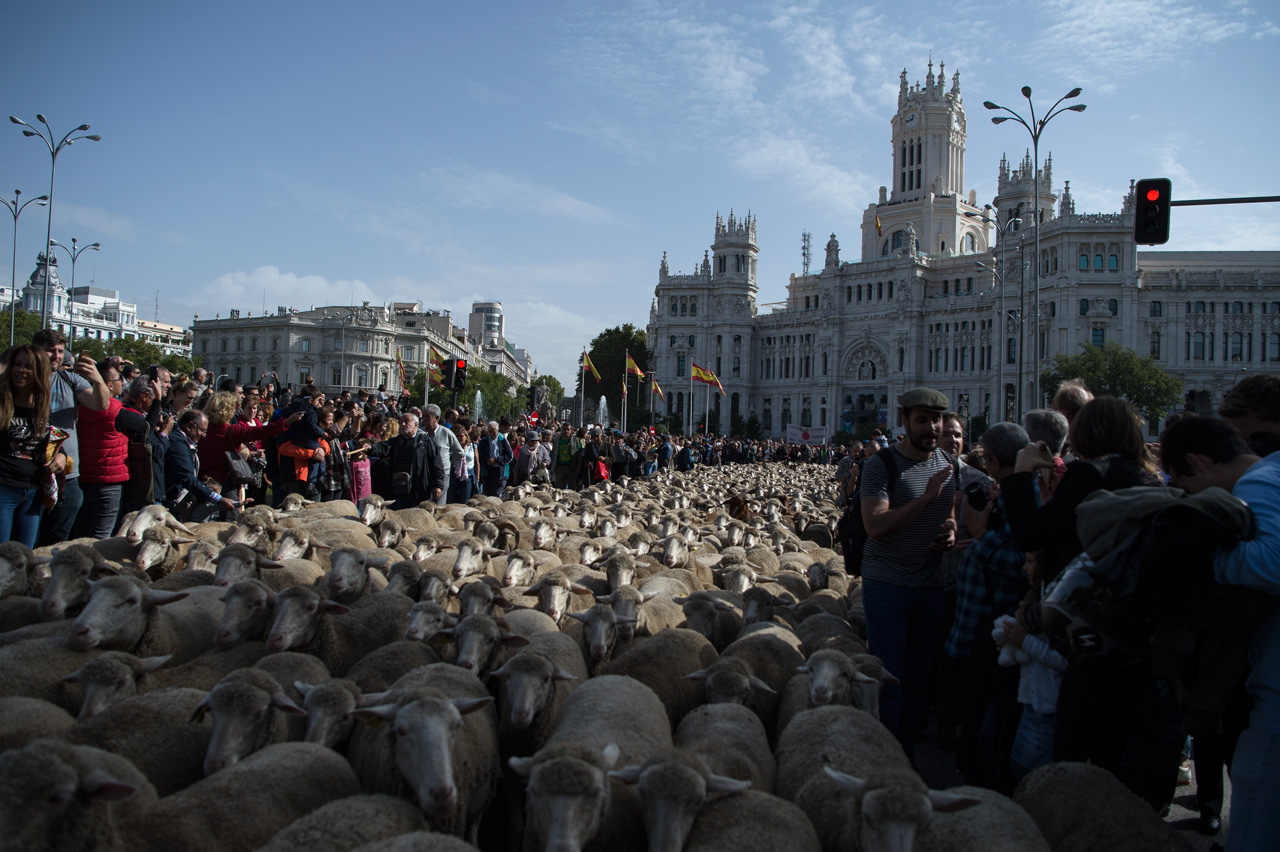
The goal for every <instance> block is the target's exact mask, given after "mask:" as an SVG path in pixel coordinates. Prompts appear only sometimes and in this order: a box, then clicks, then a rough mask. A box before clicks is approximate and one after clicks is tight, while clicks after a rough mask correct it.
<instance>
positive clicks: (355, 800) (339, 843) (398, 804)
mask: <svg viewBox="0 0 1280 852" xmlns="http://www.w3.org/2000/svg"><path fill="white" fill-rule="evenodd" d="M290 496H297V495H290ZM425 825H426V823H425V822H424V820H423V819H422V812H421V811H419V810H418V809H417V808H416V807H414V806H413V805H411V804H409V803H408V802H406V801H403V800H402V799H395V798H392V797H391V796H385V795H373V796H352V797H351V798H349V799H339V800H337V801H335V802H330V803H329V804H327V805H325V806H324V807H321V808H317V809H316V810H314V811H312V812H311V813H309V814H307V815H306V816H302V817H299V818H298V819H296V820H294V821H293V822H291V823H289V825H288V826H286V827H285V828H283V829H281V830H280V831H279V832H278V833H277V834H276V836H275V837H273V838H271V841H270V842H269V843H267V844H266V845H264V846H262V847H261V848H260V849H259V850H258V852H349V850H352V849H355V848H356V847H357V846H362V845H364V844H367V843H373V842H374V841H378V840H389V839H392V838H395V837H398V836H399V835H402V834H408V833H409V832H414V831H419V830H421V829H422V828H424V827H425Z"/></svg>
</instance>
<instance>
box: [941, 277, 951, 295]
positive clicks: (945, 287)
mask: <svg viewBox="0 0 1280 852" xmlns="http://www.w3.org/2000/svg"><path fill="white" fill-rule="evenodd" d="M942 295H944V296H950V295H951V279H949V278H943V279H942Z"/></svg>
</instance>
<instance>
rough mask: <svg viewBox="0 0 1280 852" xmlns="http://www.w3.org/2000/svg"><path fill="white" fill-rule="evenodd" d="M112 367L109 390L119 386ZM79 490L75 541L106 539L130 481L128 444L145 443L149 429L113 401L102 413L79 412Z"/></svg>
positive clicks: (136, 415)
mask: <svg viewBox="0 0 1280 852" xmlns="http://www.w3.org/2000/svg"><path fill="white" fill-rule="evenodd" d="M118 376H119V374H118V373H117V372H116V370H115V369H114V368H112V367H108V368H107V374H106V376H105V379H106V383H107V386H108V387H112V386H113V384H119V379H118ZM79 426H80V428H79V432H80V454H81V458H80V488H81V490H82V491H83V492H84V505H82V506H81V507H80V514H79V516H78V517H77V518H76V523H75V525H74V527H73V528H72V529H73V530H74V531H75V533H74V534H75V537H76V538H86V537H88V538H98V539H102V538H108V537H110V536H111V534H112V533H113V532H115V529H116V523H117V520H118V519H119V517H120V502H121V498H122V495H123V493H124V483H126V482H128V481H129V465H128V461H127V460H128V445H129V441H130V440H133V441H138V442H142V441H146V439H147V435H148V433H149V432H150V430H151V427H150V425H149V424H148V423H147V420H146V417H144V416H143V415H142V414H141V413H139V412H138V411H135V410H133V409H131V408H125V406H124V403H122V402H121V401H120V400H118V399H116V398H115V397H112V398H111V400H109V401H108V403H107V408H106V410H105V411H95V410H93V409H89V408H86V409H85V410H84V411H82V412H80V424H79Z"/></svg>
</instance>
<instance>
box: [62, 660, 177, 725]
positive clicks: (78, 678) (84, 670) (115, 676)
mask: <svg viewBox="0 0 1280 852" xmlns="http://www.w3.org/2000/svg"><path fill="white" fill-rule="evenodd" d="M167 662H169V656H168V655H165V656H162V657H135V656H134V655H133V654H127V653H125V652H124V651H107V652H105V653H103V654H99V655H98V656H97V657H94V658H93V659H92V660H89V661H88V662H86V663H85V664H84V665H83V666H81V667H80V668H79V669H77V670H76V671H74V672H72V673H71V674H69V675H67V676H65V677H64V678H62V680H63V682H64V683H78V684H80V688H81V690H82V692H83V694H84V699H83V701H82V702H81V704H80V715H79V717H78V718H79V719H80V721H84V720H85V719H88V718H89V717H90V716H94V715H96V714H98V713H101V712H102V711H103V710H106V709H107V708H108V707H113V706H115V705H116V704H119V703H120V702H121V701H124V700H126V699H129V698H133V697H134V696H136V695H138V694H139V693H140V692H141V690H140V689H139V688H138V681H139V680H140V679H141V678H142V677H143V676H144V675H146V674H147V673H148V672H153V671H155V670H156V669H158V668H160V667H161V666H163V665H164V664H165V663H167ZM193 662H194V661H193Z"/></svg>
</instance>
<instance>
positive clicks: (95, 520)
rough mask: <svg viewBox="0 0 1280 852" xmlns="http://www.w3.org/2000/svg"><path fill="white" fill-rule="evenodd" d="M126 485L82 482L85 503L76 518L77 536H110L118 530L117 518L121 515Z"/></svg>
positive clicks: (81, 488)
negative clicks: (122, 498)
mask: <svg viewBox="0 0 1280 852" xmlns="http://www.w3.org/2000/svg"><path fill="white" fill-rule="evenodd" d="M123 488H124V486H123V485H121V484H120V483H119V482H117V483H115V484H114V485H108V484H107V483H104V482H81V483H80V490H81V491H82V492H84V505H82V506H81V507H80V517H79V518H77V519H76V525H75V534H76V537H77V538H97V539H103V538H110V537H111V534H112V533H114V532H115V531H116V518H117V517H119V515H120V493H121V491H122V490H123Z"/></svg>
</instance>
